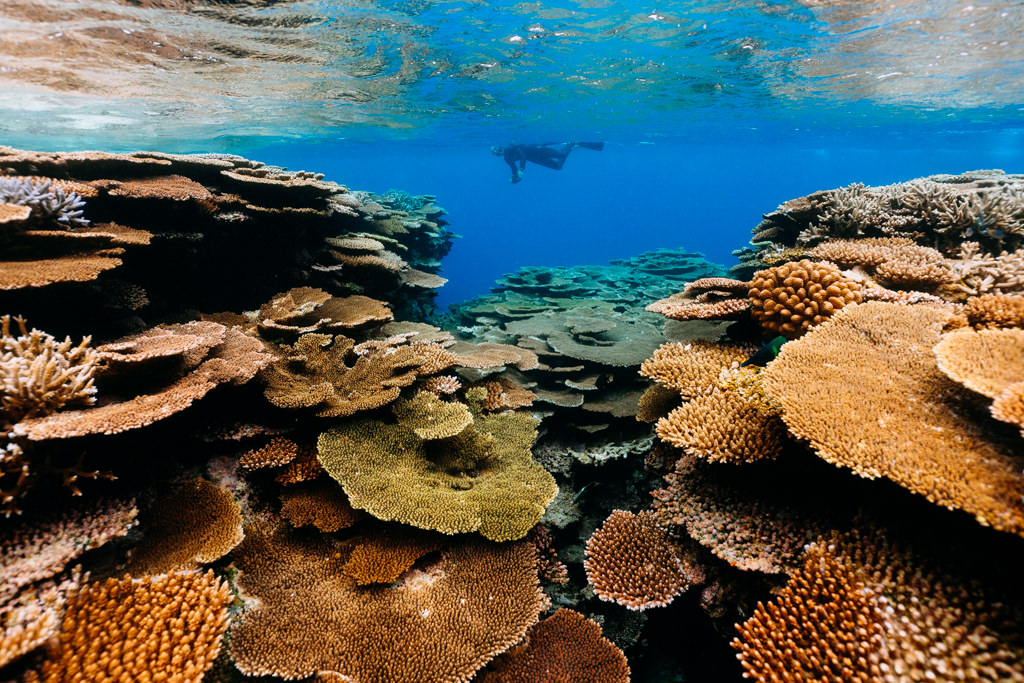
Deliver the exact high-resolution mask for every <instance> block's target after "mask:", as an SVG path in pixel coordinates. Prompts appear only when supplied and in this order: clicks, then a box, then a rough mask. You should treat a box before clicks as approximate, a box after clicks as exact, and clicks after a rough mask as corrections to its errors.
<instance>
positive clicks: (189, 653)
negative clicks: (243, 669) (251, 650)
mask: <svg viewBox="0 0 1024 683" xmlns="http://www.w3.org/2000/svg"><path fill="white" fill-rule="evenodd" d="M229 599H230V594H229V592H228V586H227V584H225V583H223V582H221V581H220V580H219V579H217V578H216V577H215V576H214V575H213V573H212V572H207V573H205V574H197V573H182V574H168V575H163V576H154V577H148V578H145V579H132V578H131V577H128V576H125V577H124V578H122V579H107V580H106V581H103V582H99V583H92V584H87V585H86V586H85V587H84V588H83V589H82V590H81V591H80V592H79V593H78V594H76V595H75V596H74V597H73V598H72V599H71V600H69V602H68V609H67V612H66V613H65V615H64V622H63V625H62V627H61V632H60V635H59V637H58V640H57V643H56V644H55V645H54V647H53V649H52V652H51V653H50V657H49V658H48V659H47V661H46V662H45V663H44V664H43V667H42V672H41V673H42V680H43V682H44V683H69V682H72V681H74V682H81V683H86V682H90V681H126V682H127V681H144V680H154V679H155V676H163V677H165V679H166V680H168V681H176V682H179V683H199V681H201V680H202V678H203V675H204V673H205V672H206V669H207V668H209V667H210V666H211V665H212V664H213V662H214V660H215V659H216V657H217V653H218V652H219V650H220V647H221V636H222V635H223V633H224V630H225V629H226V628H227V625H228V610H227V604H228V601H229Z"/></svg>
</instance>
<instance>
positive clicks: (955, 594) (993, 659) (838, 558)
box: [733, 532, 1024, 683]
mask: <svg viewBox="0 0 1024 683" xmlns="http://www.w3.org/2000/svg"><path fill="white" fill-rule="evenodd" d="M1022 619H1024V613H1022V611H1021V609H1020V606H1019V605H1018V604H1014V602H1013V601H1009V602H1007V601H1006V597H1005V596H1002V595H999V594H998V593H997V592H996V591H995V590H992V589H990V588H988V587H986V586H983V585H982V584H980V583H979V582H977V581H974V580H970V579H967V580H965V578H963V577H961V576H958V575H956V574H953V573H947V571H946V570H945V569H944V568H943V567H942V566H941V565H939V564H938V563H937V562H935V561H933V560H928V559H925V558H923V557H921V556H918V555H917V554H915V553H914V552H912V551H910V550H908V549H906V548H904V547H900V546H897V545H894V544H891V543H889V542H887V541H886V540H885V539H884V538H883V537H881V536H879V535H877V534H875V533H872V532H854V533H852V534H850V535H847V536H845V537H840V538H835V539H830V540H828V541H819V542H817V543H814V544H812V545H810V546H809V547H808V549H807V557H806V560H805V561H804V565H803V567H802V568H801V569H800V571H799V572H797V573H796V574H795V575H794V576H793V578H792V579H791V580H790V583H789V584H788V585H787V586H786V587H785V588H784V589H783V590H782V591H781V593H780V595H779V596H778V597H777V598H776V599H775V600H773V601H772V602H770V603H768V604H766V605H764V604H762V605H759V606H758V609H757V610H756V611H755V613H754V615H753V616H752V617H751V618H750V619H749V620H748V621H747V622H745V623H743V624H741V625H740V626H739V627H738V636H737V638H736V639H735V640H734V641H733V647H734V648H736V649H737V650H738V652H739V657H740V661H741V662H742V663H743V667H744V669H745V672H746V674H745V675H746V676H747V677H749V678H753V679H754V680H757V681H765V682H767V681H786V682H790V681H792V682H799V681H822V680H843V681H861V682H863V683H873V682H875V681H879V682H882V683H898V682H900V681H925V680H957V679H961V678H964V677H967V678H969V680H976V681H1024V674H1022V673H1021V672H1022V671H1024V668H1022V667H1024V643H1022V642H1021V638H1020V626H1021V621H1022Z"/></svg>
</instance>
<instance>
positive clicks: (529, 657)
mask: <svg viewBox="0 0 1024 683" xmlns="http://www.w3.org/2000/svg"><path fill="white" fill-rule="evenodd" d="M562 681H571V683H629V664H628V663H627V662H626V656H625V655H624V654H622V650H620V649H619V648H618V647H616V646H615V644H614V643H612V642H611V641H610V640H608V639H607V638H605V637H604V636H602V635H601V627H600V626H599V625H598V624H597V623H595V622H593V621H591V620H590V619H587V618H586V617H584V616H583V615H582V614H580V613H579V612H574V611H573V610H570V609H560V610H558V611H557V612H555V613H554V614H552V615H551V616H550V617H548V618H547V619H545V620H543V621H541V622H540V623H538V624H537V625H535V626H533V627H532V628H530V630H529V631H528V632H527V640H526V643H524V644H523V645H518V646H516V647H514V648H512V649H511V650H509V651H508V652H506V653H504V654H502V655H500V656H499V657H498V658H497V659H496V660H494V662H493V663H492V665H491V666H489V667H488V668H487V669H486V670H485V671H484V672H482V673H481V675H480V677H479V683H560V682H562Z"/></svg>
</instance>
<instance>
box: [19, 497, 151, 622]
mask: <svg viewBox="0 0 1024 683" xmlns="http://www.w3.org/2000/svg"><path fill="white" fill-rule="evenodd" d="M137 514H138V510H137V509H136V507H135V502H134V501H126V502H121V501H110V502H104V503H96V504H93V505H90V506H88V507H84V508H81V509H77V510H72V511H70V512H66V513H64V514H63V515H62V516H60V517H58V518H56V519H43V520H37V521H33V522H24V523H22V524H19V525H18V526H15V527H13V528H9V529H7V530H5V531H4V533H3V537H2V540H0V604H2V603H4V602H6V601H7V600H10V599H11V598H12V597H14V596H15V595H17V593H18V592H19V591H20V590H21V589H22V588H23V587H25V586H27V585H29V584H32V583H35V582H38V581H42V580H44V579H48V578H50V577H51V576H54V575H56V574H58V573H59V572H61V571H62V570H63V569H64V567H66V566H67V564H68V562H70V561H71V560H73V559H75V558H76V557H79V556H80V555H81V554H82V553H84V552H86V551H87V550H90V549H92V548H98V547H100V546H101V545H103V544H105V543H107V542H108V541H110V540H111V539H114V538H117V537H119V536H124V535H125V534H127V533H128V531H129V529H131V528H132V527H133V526H134V525H135V517H136V515H137Z"/></svg>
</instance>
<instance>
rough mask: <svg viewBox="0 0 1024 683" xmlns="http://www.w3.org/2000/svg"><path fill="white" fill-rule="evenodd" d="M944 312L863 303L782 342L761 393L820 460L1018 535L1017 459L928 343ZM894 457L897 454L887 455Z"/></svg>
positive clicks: (1021, 517)
mask: <svg viewBox="0 0 1024 683" xmlns="http://www.w3.org/2000/svg"><path fill="white" fill-rule="evenodd" d="M950 316H951V314H950V313H949V312H947V311H944V310H940V309H937V308H933V307H929V306H905V305H900V304H887V303H880V302H868V303H864V304H860V305H857V306H851V307H849V308H848V309H844V310H843V311H841V312H840V313H839V314H837V316H835V317H834V318H833V319H832V320H831V321H829V323H828V324H827V325H821V326H819V327H817V328H815V329H814V330H812V331H810V332H809V333H808V334H807V335H805V336H804V337H803V338H802V339H800V340H797V341H795V342H790V343H788V344H786V345H784V346H783V347H782V350H781V352H780V353H779V356H778V357H777V358H776V359H775V360H774V361H773V362H772V363H770V364H769V366H768V368H767V370H766V371H765V373H764V375H765V378H764V389H765V391H766V392H767V393H768V395H769V396H770V397H771V398H772V399H773V400H775V401H777V402H778V403H779V404H780V405H781V406H782V409H783V415H782V417H783V420H784V421H785V422H786V425H787V426H788V427H789V430H790V432H791V433H792V434H793V435H794V436H796V437H797V438H800V439H804V440H807V441H808V442H809V443H810V445H811V447H812V448H813V449H814V450H815V452H817V454H818V455H819V457H821V458H823V459H824V460H826V461H827V462H830V463H832V464H834V465H837V466H841V467H846V468H849V469H851V470H853V472H855V473H856V474H858V475H860V476H862V477H868V478H876V477H886V478H888V479H890V480H892V481H894V482H896V483H897V484H899V485H901V486H903V487H905V488H907V489H909V490H911V491H914V492H916V493H918V494H920V495H923V496H925V497H926V498H927V499H928V500H930V501H931V502H933V503H935V504H937V505H943V506H945V507H948V508H957V509H962V510H965V511H966V512H969V513H971V514H972V515H974V517H975V518H976V519H977V520H978V522H980V523H981V524H985V525H990V526H992V527H994V528H996V529H999V530H1002V531H1008V532H1010V533H1015V534H1018V535H1024V504H1022V502H1021V501H1022V495H1024V476H1022V475H1021V467H1020V459H1019V457H1018V456H1016V455H1014V453H1013V451H1012V450H1011V449H1009V448H1008V447H1007V446H1006V445H1005V444H1002V443H1000V442H999V441H998V440H994V439H993V436H992V435H990V434H988V433H987V432H986V431H985V429H984V428H983V427H981V426H979V425H977V424H975V423H974V422H973V421H972V420H971V418H970V417H969V415H968V414H966V413H965V411H964V407H963V406H961V404H960V402H961V399H962V396H963V395H962V393H961V392H962V390H961V389H960V387H959V386H957V385H956V384H955V383H953V382H952V381H950V380H949V379H948V378H947V377H946V376H945V375H944V374H942V372H941V371H940V370H939V367H938V364H937V362H936V359H935V355H934V354H933V353H932V351H931V349H932V347H933V346H935V344H936V343H937V342H938V341H939V339H940V333H941V329H942V327H943V325H945V324H946V322H947V321H948V320H949V318H950ZM893 453H899V457H898V458H895V457H892V454H893Z"/></svg>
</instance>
